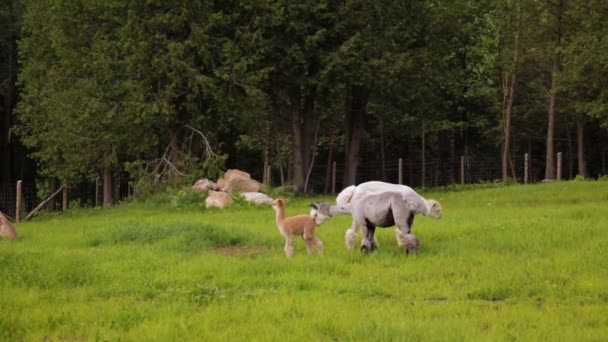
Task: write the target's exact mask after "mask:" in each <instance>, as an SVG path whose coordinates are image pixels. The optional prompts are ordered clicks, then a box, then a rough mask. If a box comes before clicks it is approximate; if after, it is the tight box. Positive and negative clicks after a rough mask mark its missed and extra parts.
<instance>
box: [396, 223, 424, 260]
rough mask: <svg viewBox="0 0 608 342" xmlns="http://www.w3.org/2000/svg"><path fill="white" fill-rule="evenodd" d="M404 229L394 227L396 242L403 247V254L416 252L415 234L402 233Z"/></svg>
mask: <svg viewBox="0 0 608 342" xmlns="http://www.w3.org/2000/svg"><path fill="white" fill-rule="evenodd" d="M404 230H405V229H399V228H395V237H396V238H397V244H398V245H399V247H401V248H403V250H404V251H405V254H410V252H412V253H416V254H418V249H419V242H418V239H417V238H416V235H414V234H411V233H404Z"/></svg>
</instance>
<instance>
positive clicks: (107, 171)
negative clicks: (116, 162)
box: [103, 165, 114, 207]
mask: <svg viewBox="0 0 608 342" xmlns="http://www.w3.org/2000/svg"><path fill="white" fill-rule="evenodd" d="M113 203H114V198H113V193H112V168H111V167H110V166H107V165H104V167H103V206H104V207H107V206H110V205H112V204H113Z"/></svg>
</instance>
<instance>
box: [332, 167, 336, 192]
mask: <svg viewBox="0 0 608 342" xmlns="http://www.w3.org/2000/svg"><path fill="white" fill-rule="evenodd" d="M331 193H332V194H335V193H336V162H335V161H334V162H333V165H332V168H331Z"/></svg>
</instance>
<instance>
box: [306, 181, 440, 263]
mask: <svg viewBox="0 0 608 342" xmlns="http://www.w3.org/2000/svg"><path fill="white" fill-rule="evenodd" d="M311 205H312V207H313V209H312V210H311V216H313V217H315V219H316V220H317V222H323V221H325V220H327V219H328V218H330V217H332V216H334V215H340V214H351V216H352V218H353V224H352V227H351V228H350V229H348V230H347V232H346V245H347V247H348V248H349V249H352V248H353V247H354V244H355V239H356V237H357V234H356V229H357V228H362V229H363V240H362V242H361V249H362V250H363V251H373V250H374V249H376V247H377V242H376V240H375V239H374V232H375V229H376V226H379V227H390V226H393V225H397V227H398V228H397V229H396V230H395V237H396V238H397V243H398V244H399V246H401V247H404V248H405V251H406V253H408V252H409V249H410V247H413V246H415V248H412V249H415V250H416V251H417V249H418V247H417V246H418V240H417V239H416V237H415V236H411V235H413V234H411V227H412V223H413V221H414V215H415V214H423V215H425V216H429V217H432V218H435V219H438V218H440V217H441V206H440V205H439V203H437V201H435V200H426V199H424V198H423V197H422V196H420V195H418V194H417V193H416V192H415V191H413V190H411V191H401V192H397V191H389V192H381V193H378V194H370V195H363V196H362V197H359V198H358V199H356V200H354V201H352V200H351V202H350V203H347V204H343V205H330V204H328V203H313V204H311Z"/></svg>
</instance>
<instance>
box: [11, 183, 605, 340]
mask: <svg viewBox="0 0 608 342" xmlns="http://www.w3.org/2000/svg"><path fill="white" fill-rule="evenodd" d="M424 195H425V196H426V197H430V198H435V199H437V200H439V201H440V202H441V203H442V205H443V208H444V217H443V218H442V219H441V220H439V221H434V220H431V219H428V218H425V217H422V216H419V217H416V220H415V222H414V232H415V233H416V235H417V236H418V238H419V239H420V241H421V252H420V255H419V256H417V257H415V256H410V257H406V256H405V255H403V254H402V252H401V251H400V250H399V249H398V247H397V244H396V242H395V238H394V234H393V232H392V229H378V230H377V231H376V235H377V237H378V240H379V244H380V247H379V249H378V250H377V251H376V252H374V253H373V254H371V255H367V256H366V255H362V254H361V253H360V252H358V251H356V252H350V251H346V250H345V247H344V231H345V229H346V228H347V227H348V226H349V225H350V218H349V217H347V216H340V217H335V218H333V219H332V220H330V221H328V222H327V223H325V224H324V225H322V226H321V227H319V229H318V235H319V237H320V238H321V239H322V240H323V242H324V245H325V255H324V256H323V257H318V256H314V257H308V256H306V251H305V248H304V244H303V242H301V241H297V242H296V250H295V257H294V258H293V259H292V260H287V259H286V258H285V256H284V253H283V240H282V238H281V236H280V235H279V233H278V231H277V228H276V226H275V224H274V212H273V211H272V209H271V208H270V207H267V206H263V207H254V206H243V205H240V206H235V207H232V208H227V209H224V210H217V209H204V208H203V207H202V206H201V205H191V203H190V202H191V199H190V195H184V198H186V199H187V200H185V201H183V202H184V203H187V204H188V205H179V203H178V204H177V205H176V204H175V203H174V204H171V203H165V202H163V203H164V204H163V203H160V202H159V203H156V204H155V205H143V204H127V205H121V206H119V207H116V208H112V209H104V210H100V209H87V210H82V209H81V210H74V211H72V212H70V213H68V214H65V215H62V216H51V217H44V218H41V219H36V220H34V221H33V222H25V223H20V224H18V225H17V229H18V231H19V233H20V237H19V238H18V239H17V240H15V241H12V242H9V241H0V340H7V341H19V340H44V339H50V340H119V339H120V340H137V341H139V340H159V341H167V340H225V341H238V340H246V341H249V340H305V339H306V340H391V341H392V340H408V341H409V340H425V341H426V340H541V339H546V340H564V341H570V340H597V341H600V340H606V339H608V309H607V308H608V220H607V219H608V210H607V209H606V208H608V182H561V183H553V184H542V185H530V186H516V185H514V186H508V187H496V188H488V189H479V190H474V189H473V190H466V191H457V192H436V193H425V194H424ZM325 199H329V198H325ZM309 202H310V199H295V200H291V201H290V202H289V203H288V204H287V214H288V215H293V214H298V213H305V212H308V208H307V204H308V203H309Z"/></svg>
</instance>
